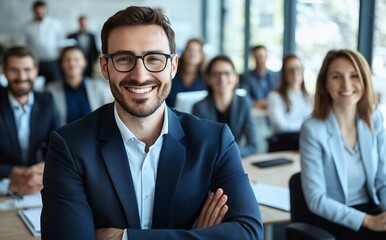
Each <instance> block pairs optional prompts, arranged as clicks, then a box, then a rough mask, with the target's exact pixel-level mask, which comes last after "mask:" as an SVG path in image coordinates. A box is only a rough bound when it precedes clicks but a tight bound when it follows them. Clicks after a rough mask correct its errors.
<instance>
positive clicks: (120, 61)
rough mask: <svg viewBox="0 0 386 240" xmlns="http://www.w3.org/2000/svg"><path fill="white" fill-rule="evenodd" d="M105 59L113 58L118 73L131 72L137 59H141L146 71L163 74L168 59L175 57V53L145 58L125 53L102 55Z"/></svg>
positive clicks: (145, 56) (149, 54) (152, 54)
mask: <svg viewBox="0 0 386 240" xmlns="http://www.w3.org/2000/svg"><path fill="white" fill-rule="evenodd" d="M102 56H103V57H105V58H111V60H112V62H113V66H114V68H115V70H117V71H118V72H130V71H132V70H133V69H134V68H135V65H136V63H137V59H138V58H139V59H141V60H142V62H143V65H144V66H145V68H146V70H148V71H149V72H153V73H156V72H162V71H163V70H164V69H165V68H166V64H167V63H168V59H169V58H172V57H173V56H174V54H173V53H171V54H166V53H146V54H145V55H143V56H136V55H134V54H132V53H131V52H127V51H123V52H116V53H110V54H102Z"/></svg>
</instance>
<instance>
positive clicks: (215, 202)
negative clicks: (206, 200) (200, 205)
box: [204, 188, 225, 225]
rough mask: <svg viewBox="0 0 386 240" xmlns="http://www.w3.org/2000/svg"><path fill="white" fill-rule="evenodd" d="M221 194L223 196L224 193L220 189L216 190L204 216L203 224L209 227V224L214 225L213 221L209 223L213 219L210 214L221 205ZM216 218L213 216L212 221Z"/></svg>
mask: <svg viewBox="0 0 386 240" xmlns="http://www.w3.org/2000/svg"><path fill="white" fill-rule="evenodd" d="M223 194H224V191H223V190H222V189H221V188H219V189H217V191H216V194H215V195H214V197H213V200H212V202H211V203H210V205H209V208H208V211H207V214H206V215H205V219H204V224H206V225H211V223H212V224H213V223H214V221H213V220H212V221H211V219H213V217H214V216H213V215H212V214H213V211H215V210H216V207H218V205H219V204H222V203H221V202H220V199H221V197H222V196H223ZM224 204H225V203H224ZM224 204H222V205H224ZM222 205H221V207H222ZM215 214H216V213H215ZM216 218H217V215H215V218H214V219H216Z"/></svg>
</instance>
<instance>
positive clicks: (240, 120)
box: [192, 94, 257, 157]
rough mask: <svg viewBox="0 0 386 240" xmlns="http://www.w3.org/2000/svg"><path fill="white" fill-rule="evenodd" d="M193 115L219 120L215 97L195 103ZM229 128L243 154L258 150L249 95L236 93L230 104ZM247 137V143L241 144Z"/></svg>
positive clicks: (207, 97)
mask: <svg viewBox="0 0 386 240" xmlns="http://www.w3.org/2000/svg"><path fill="white" fill-rule="evenodd" d="M192 113H193V115H196V116H197V117H200V118H205V119H210V120H213V121H217V120H218V119H217V110H216V106H215V103H214V100H213V97H211V96H209V95H208V96H206V97H205V98H204V99H203V100H201V101H199V102H197V103H196V104H194V105H193V110H192ZM229 128H230V129H231V131H232V133H233V135H234V136H235V139H236V142H237V143H238V144H239V147H240V153H241V156H242V157H244V156H247V155H251V154H254V153H256V151H257V135H256V129H255V120H254V119H253V116H252V104H251V101H250V100H249V99H248V98H247V97H242V96H239V95H237V94H235V95H234V97H233V100H232V102H231V105H230V120H229ZM244 136H245V137H246V142H245V144H243V145H242V144H241V143H242V142H241V141H242V138H243V137H244Z"/></svg>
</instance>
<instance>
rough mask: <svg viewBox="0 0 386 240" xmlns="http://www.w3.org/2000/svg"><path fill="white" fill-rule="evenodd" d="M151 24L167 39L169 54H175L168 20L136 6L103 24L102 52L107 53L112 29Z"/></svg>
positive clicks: (150, 9) (149, 9)
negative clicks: (158, 27) (156, 26)
mask: <svg viewBox="0 0 386 240" xmlns="http://www.w3.org/2000/svg"><path fill="white" fill-rule="evenodd" d="M151 24H155V25H158V26H160V27H162V28H163V30H164V31H165V33H166V36H167V38H168V39H169V47H170V51H171V53H175V51H176V43H175V39H174V38H175V37H174V31H173V29H172V28H171V25H170V21H169V19H168V18H167V17H166V16H165V15H164V14H162V12H161V11H160V10H157V9H152V8H150V7H138V6H130V7H128V8H126V9H124V10H121V11H119V12H117V13H115V14H114V15H113V16H111V17H110V18H109V19H108V20H107V21H106V22H105V23H104V24H103V27H102V31H101V41H102V52H103V53H105V54H106V53H108V49H107V40H108V38H109V35H110V33H111V31H112V30H113V29H114V28H116V27H120V26H133V25H151Z"/></svg>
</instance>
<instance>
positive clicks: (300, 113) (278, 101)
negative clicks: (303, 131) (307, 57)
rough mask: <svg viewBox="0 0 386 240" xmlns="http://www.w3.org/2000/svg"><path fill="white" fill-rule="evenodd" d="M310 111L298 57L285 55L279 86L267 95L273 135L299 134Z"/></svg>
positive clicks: (309, 100) (310, 106)
mask: <svg viewBox="0 0 386 240" xmlns="http://www.w3.org/2000/svg"><path fill="white" fill-rule="evenodd" d="M311 110H312V104H311V98H310V96H309V94H308V93H307V90H306V87H305V84H304V69H303V64H302V62H301V60H300V58H299V57H298V56H296V55H294V54H289V55H286V56H285V57H284V60H283V66H282V69H281V75H280V85H279V87H278V88H277V89H275V90H274V91H271V92H270V93H269V95H268V116H269V121H270V124H271V127H272V131H273V133H274V134H276V133H282V132H299V131H300V127H301V125H302V123H303V121H304V120H305V119H306V118H308V117H309V116H310V113H311Z"/></svg>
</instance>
